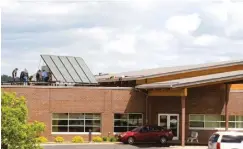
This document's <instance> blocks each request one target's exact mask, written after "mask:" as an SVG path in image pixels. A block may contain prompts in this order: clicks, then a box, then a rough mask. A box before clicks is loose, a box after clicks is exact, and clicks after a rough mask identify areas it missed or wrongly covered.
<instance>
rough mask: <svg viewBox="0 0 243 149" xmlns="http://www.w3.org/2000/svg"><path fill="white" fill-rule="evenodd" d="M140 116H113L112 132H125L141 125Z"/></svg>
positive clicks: (141, 119)
mask: <svg viewBox="0 0 243 149" xmlns="http://www.w3.org/2000/svg"><path fill="white" fill-rule="evenodd" d="M142 117H143V116H142V114H139V113H136V114H135V113H134V114H130V113H129V114H128V113H127V114H120V113H115V114H114V132H125V131H129V130H132V129H134V128H136V127H138V126H141V125H142V124H143V118H142Z"/></svg>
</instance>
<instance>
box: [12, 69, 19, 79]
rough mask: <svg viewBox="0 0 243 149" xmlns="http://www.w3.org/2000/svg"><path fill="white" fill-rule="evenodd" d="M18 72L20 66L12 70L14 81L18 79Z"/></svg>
mask: <svg viewBox="0 0 243 149" xmlns="http://www.w3.org/2000/svg"><path fill="white" fill-rule="evenodd" d="M17 72H18V68H15V69H14V70H13V72H12V78H13V82H15V81H16V77H17Z"/></svg>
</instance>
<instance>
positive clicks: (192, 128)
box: [188, 114, 243, 130]
mask: <svg viewBox="0 0 243 149" xmlns="http://www.w3.org/2000/svg"><path fill="white" fill-rule="evenodd" d="M191 115H203V116H204V120H203V123H204V127H190V122H202V121H200V120H190V116H191ZM206 115H218V114H189V120H188V121H189V130H225V127H223V128H218V127H212V128H210V127H205V123H206V122H219V123H221V122H224V123H225V121H206V120H205V117H206ZM218 116H219V115H218ZM220 116H225V115H220ZM229 116H234V117H235V121H229V122H234V123H235V124H236V123H237V122H242V123H243V121H236V116H243V115H229ZM228 129H229V130H243V128H236V125H235V128H230V127H229V128H228Z"/></svg>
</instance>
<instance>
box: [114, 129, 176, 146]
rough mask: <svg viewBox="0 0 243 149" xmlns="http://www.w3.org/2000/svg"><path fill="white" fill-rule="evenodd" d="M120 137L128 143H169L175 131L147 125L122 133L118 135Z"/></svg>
mask: <svg viewBox="0 0 243 149" xmlns="http://www.w3.org/2000/svg"><path fill="white" fill-rule="evenodd" d="M118 138H119V140H120V141H121V142H123V143H128V144H133V143H135V142H159V143H161V144H167V141H168V140H172V138H173V133H172V131H171V130H168V129H163V128H162V127H160V126H155V125H146V126H141V127H137V128H135V129H133V130H131V131H127V132H124V133H121V134H120V135H118Z"/></svg>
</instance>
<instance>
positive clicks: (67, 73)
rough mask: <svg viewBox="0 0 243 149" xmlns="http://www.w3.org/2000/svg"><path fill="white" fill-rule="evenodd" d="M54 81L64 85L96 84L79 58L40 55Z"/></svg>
mask: <svg viewBox="0 0 243 149" xmlns="http://www.w3.org/2000/svg"><path fill="white" fill-rule="evenodd" d="M41 58H42V59H43V61H44V62H45V63H46V65H47V66H48V67H49V69H50V70H51V72H52V74H53V76H54V78H55V80H56V81H59V82H66V83H82V84H97V81H96V79H95V77H94V75H93V74H92V72H91V71H90V69H89V68H88V66H87V65H86V64H85V62H84V60H83V59H82V58H80V57H72V56H56V55H41Z"/></svg>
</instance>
